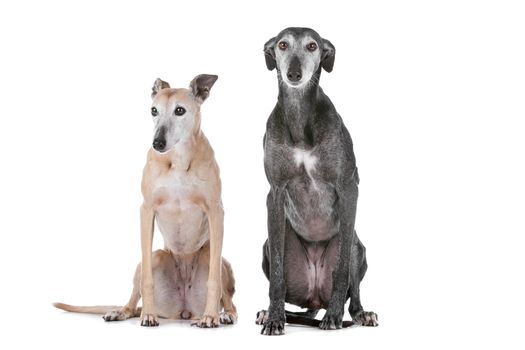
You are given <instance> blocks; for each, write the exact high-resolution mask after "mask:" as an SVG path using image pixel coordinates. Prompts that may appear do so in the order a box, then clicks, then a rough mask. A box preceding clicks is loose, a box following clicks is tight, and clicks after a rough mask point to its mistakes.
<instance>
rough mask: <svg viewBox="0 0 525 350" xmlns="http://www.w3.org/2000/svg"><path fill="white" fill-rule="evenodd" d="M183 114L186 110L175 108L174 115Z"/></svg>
mask: <svg viewBox="0 0 525 350" xmlns="http://www.w3.org/2000/svg"><path fill="white" fill-rule="evenodd" d="M184 113H186V110H185V109H184V108H182V107H177V108H175V115H183V114H184Z"/></svg>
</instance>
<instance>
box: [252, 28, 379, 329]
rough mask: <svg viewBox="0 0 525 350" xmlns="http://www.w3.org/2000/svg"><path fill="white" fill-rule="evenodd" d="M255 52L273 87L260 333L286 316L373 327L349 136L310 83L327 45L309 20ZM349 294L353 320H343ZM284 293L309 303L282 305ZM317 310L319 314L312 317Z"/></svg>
mask: <svg viewBox="0 0 525 350" xmlns="http://www.w3.org/2000/svg"><path fill="white" fill-rule="evenodd" d="M264 54H265V58H266V66H267V67H268V69H269V70H273V69H275V68H276V69H277V79H278V81H279V95H278V99H277V104H276V106H275V108H274V109H273V111H272V113H271V114H270V117H269V119H268V122H267V124H266V134H265V135H264V141H263V144H264V169H265V172H266V177H267V178H268V182H269V183H270V185H271V189H270V192H269V193H268V197H267V207H268V239H267V240H266V242H265V243H264V247H263V264H262V265H263V271H264V273H265V275H266V277H267V278H268V279H269V281H270V292H269V296H270V306H269V308H268V310H267V311H266V310H263V311H260V312H259V313H258V314H257V321H256V323H257V324H262V325H263V328H262V331H261V333H262V334H266V335H280V334H284V323H285V322H288V323H299V324H305V325H312V326H318V327H319V328H321V329H338V328H342V327H346V326H349V325H351V324H353V323H357V324H361V325H364V326H377V325H378V317H377V315H376V314H375V313H374V312H368V311H363V307H362V306H361V300H360V293H359V284H360V283H361V280H362V279H363V277H364V275H365V272H366V269H367V263H366V257H365V247H364V246H363V244H362V243H361V241H360V240H359V238H358V237H357V233H356V232H355V230H354V223H355V216H356V206H357V196H358V184H359V175H358V173H357V167H356V161H355V156H354V152H353V145H352V139H351V138H350V134H349V133H348V130H347V129H346V127H345V125H344V124H343V120H342V119H341V117H340V116H339V114H338V113H337V111H336V110H335V107H334V106H333V104H332V102H331V101H330V99H329V98H328V97H327V96H326V95H325V94H324V92H323V90H322V89H321V87H320V86H319V78H320V76H321V69H324V70H326V71H327V72H331V71H332V68H333V65H334V60H335V47H334V46H333V45H332V43H330V41H328V40H326V39H323V38H321V36H319V34H317V33H316V32H315V31H314V30H312V29H308V28H287V29H285V30H283V31H282V32H281V33H279V34H278V35H277V36H276V37H274V38H272V39H270V40H269V41H268V42H267V43H266V44H265V45H264ZM348 298H350V307H349V312H350V315H351V317H352V320H353V322H348V321H345V322H343V315H344V306H345V303H346V301H347V300H348ZM285 302H288V303H291V304H294V305H298V306H300V307H302V308H306V309H308V311H306V312H297V313H292V312H288V311H285ZM320 309H326V314H325V316H324V317H323V319H322V320H316V319H315V316H316V315H317V312H318V311H319V310H320Z"/></svg>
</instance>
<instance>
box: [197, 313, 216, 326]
mask: <svg viewBox="0 0 525 350" xmlns="http://www.w3.org/2000/svg"><path fill="white" fill-rule="evenodd" d="M192 326H197V327H200V328H216V327H219V315H217V316H211V315H204V316H202V317H201V319H200V320H198V321H197V322H194V323H192Z"/></svg>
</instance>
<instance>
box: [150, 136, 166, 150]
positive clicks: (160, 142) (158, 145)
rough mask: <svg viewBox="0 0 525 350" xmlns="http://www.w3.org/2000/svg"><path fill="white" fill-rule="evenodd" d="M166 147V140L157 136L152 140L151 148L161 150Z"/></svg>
mask: <svg viewBox="0 0 525 350" xmlns="http://www.w3.org/2000/svg"><path fill="white" fill-rule="evenodd" d="M164 147H166V140H165V139H160V138H157V139H155V140H153V148H155V149H156V150H157V151H162V150H163V149H164Z"/></svg>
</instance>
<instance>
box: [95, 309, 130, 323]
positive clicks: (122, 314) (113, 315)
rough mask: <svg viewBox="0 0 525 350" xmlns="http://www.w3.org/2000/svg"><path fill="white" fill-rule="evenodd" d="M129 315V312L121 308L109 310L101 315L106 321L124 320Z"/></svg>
mask: <svg viewBox="0 0 525 350" xmlns="http://www.w3.org/2000/svg"><path fill="white" fill-rule="evenodd" d="M130 317H131V313H129V312H126V311H123V310H117V311H110V312H108V313H107V314H105V315H104V316H102V318H103V319H104V321H106V322H111V321H124V320H127V319H128V318H130Z"/></svg>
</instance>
